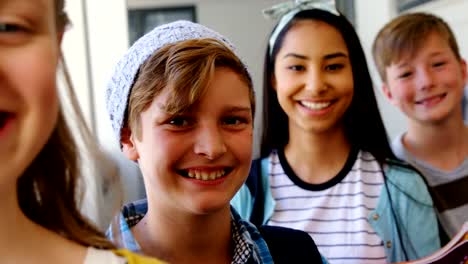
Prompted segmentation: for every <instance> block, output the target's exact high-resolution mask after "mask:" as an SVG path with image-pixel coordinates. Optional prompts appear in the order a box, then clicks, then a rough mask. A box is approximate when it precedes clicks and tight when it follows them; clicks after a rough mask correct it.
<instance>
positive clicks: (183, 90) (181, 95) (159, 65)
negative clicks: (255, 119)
mask: <svg viewBox="0 0 468 264" xmlns="http://www.w3.org/2000/svg"><path fill="white" fill-rule="evenodd" d="M216 67H228V68H230V69H231V70H233V71H234V72H236V73H237V74H239V76H240V77H241V79H242V80H243V81H244V82H245V83H246V84H247V86H248V87H249V96H250V104H251V108H252V116H253V115H254V113H255V95H254V90H253V84H252V80H251V78H250V75H249V73H248V72H247V69H246V68H245V66H244V65H243V64H242V62H241V61H240V59H239V58H238V57H237V56H236V55H235V54H234V53H233V52H232V51H231V50H230V48H228V47H227V46H226V45H224V44H223V43H222V42H220V41H218V40H216V39H209V38H206V39H193V40H185V41H180V42H176V43H173V44H168V45H166V46H164V47H162V48H161V49H159V50H157V51H156V52H155V53H153V54H152V56H151V57H150V58H149V59H148V60H147V61H146V62H145V63H143V64H142V66H141V67H140V70H139V73H138V76H137V78H136V81H135V84H134V85H133V88H132V91H131V93H130V96H129V104H128V108H127V112H126V115H125V116H126V117H125V121H124V128H125V127H129V128H130V129H131V130H132V131H133V132H134V133H136V136H137V137H138V138H139V137H140V135H141V125H140V118H139V115H140V113H141V112H143V111H144V110H145V109H146V108H147V107H148V106H149V105H150V104H151V102H152V101H153V99H154V98H155V97H156V96H157V95H158V94H159V93H161V91H162V90H163V89H170V90H171V94H170V97H169V99H168V100H167V103H166V105H165V109H164V110H165V111H167V112H168V113H170V114H178V113H183V112H185V111H187V110H188V109H189V108H190V107H192V106H193V105H194V104H196V103H197V102H198V101H199V100H200V98H201V97H202V95H203V93H204V91H205V89H206V87H207V85H208V83H209V81H210V80H211V79H212V78H213V74H214V71H215V69H216Z"/></svg>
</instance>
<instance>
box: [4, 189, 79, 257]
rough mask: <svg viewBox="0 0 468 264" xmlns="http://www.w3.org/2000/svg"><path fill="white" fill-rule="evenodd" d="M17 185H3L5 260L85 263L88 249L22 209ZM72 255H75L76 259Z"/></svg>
mask: <svg viewBox="0 0 468 264" xmlns="http://www.w3.org/2000/svg"><path fill="white" fill-rule="evenodd" d="M15 185H16V184H15ZM2 187H3V186H2ZM15 187H16V186H14V187H11V186H10V188H8V190H6V189H5V188H0V189H1V190H0V191H1V194H2V197H1V199H0V210H1V211H2V212H3V214H2V217H0V234H1V235H0V256H2V262H5V263H65V262H66V263H82V262H83V259H84V254H85V253H86V251H85V248H84V247H81V246H78V245H76V244H75V243H72V242H70V241H68V240H66V239H64V238H63V237H61V236H59V235H57V234H55V233H53V232H51V231H49V230H47V229H45V228H43V227H41V226H39V225H38V224H36V223H34V222H33V221H31V220H30V219H29V218H27V217H26V216H25V215H24V214H23V212H22V211H21V209H20V208H19V205H18V200H17V196H16V188H15ZM11 190H14V191H11ZM70 257H73V260H72V261H70Z"/></svg>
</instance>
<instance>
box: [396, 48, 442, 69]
mask: <svg viewBox="0 0 468 264" xmlns="http://www.w3.org/2000/svg"><path fill="white" fill-rule="evenodd" d="M441 55H442V56H443V55H444V52H442V51H435V52H432V53H431V54H429V58H430V59H432V58H433V57H436V56H441ZM410 60H412V58H411V57H409V58H408V59H406V60H404V61H403V62H402V63H400V64H397V65H396V67H397V68H404V67H406V66H408V62H407V61H410Z"/></svg>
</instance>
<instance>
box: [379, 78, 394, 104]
mask: <svg viewBox="0 0 468 264" xmlns="http://www.w3.org/2000/svg"><path fill="white" fill-rule="evenodd" d="M382 91H383V94H384V95H385V97H387V99H388V100H389V101H390V103H391V104H392V105H396V102H395V100H394V98H393V95H392V91H391V90H390V87H388V84H387V83H385V82H384V83H382Z"/></svg>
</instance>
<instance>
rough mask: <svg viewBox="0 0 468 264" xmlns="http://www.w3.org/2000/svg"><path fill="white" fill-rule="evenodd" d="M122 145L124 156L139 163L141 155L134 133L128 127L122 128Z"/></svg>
mask: <svg viewBox="0 0 468 264" xmlns="http://www.w3.org/2000/svg"><path fill="white" fill-rule="evenodd" d="M120 144H122V152H123V154H124V155H125V156H126V157H127V158H128V159H130V160H133V161H138V159H139V158H140V155H139V154H138V150H137V148H136V145H135V142H134V139H133V136H132V131H131V130H130V128H128V127H124V128H122V132H121V136H120Z"/></svg>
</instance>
